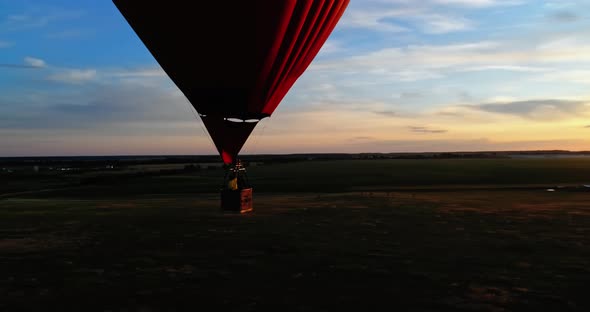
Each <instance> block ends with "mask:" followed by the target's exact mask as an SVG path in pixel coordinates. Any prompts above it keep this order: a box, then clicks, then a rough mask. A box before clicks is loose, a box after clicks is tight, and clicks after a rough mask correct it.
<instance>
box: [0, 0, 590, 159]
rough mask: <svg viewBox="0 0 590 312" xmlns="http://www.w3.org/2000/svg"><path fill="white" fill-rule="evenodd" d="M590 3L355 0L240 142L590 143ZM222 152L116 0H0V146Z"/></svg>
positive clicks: (274, 147) (57, 151)
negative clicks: (284, 92)
mask: <svg viewBox="0 0 590 312" xmlns="http://www.w3.org/2000/svg"><path fill="white" fill-rule="evenodd" d="M196 3H198V2H196ZM588 12H590V2H589V1H587V0H577V1H570V0H551V1H548V0H545V1H541V0H424V1H413V0H352V1H351V4H350V6H349V7H348V10H347V11H346V13H345V15H344V16H343V18H342V20H341V21H340V23H339V24H338V26H337V27H336V29H335V31H334V32H333V34H332V36H331V37H330V39H329V40H328V42H327V43H326V45H325V46H324V47H323V49H322V50H321V51H320V53H319V54H318V56H317V57H316V59H315V60H314V62H313V63H312V65H311V66H310V67H309V68H308V70H307V71H306V72H305V73H304V74H303V76H302V77H301V78H300V79H299V80H298V82H297V83H296V84H295V86H294V87H293V88H292V89H291V90H290V92H289V93H288V94H287V96H286V97H285V99H284V100H283V102H282V103H281V105H280V106H279V108H278V109H277V110H276V111H275V113H274V114H273V116H272V117H270V118H267V119H264V120H263V121H262V122H261V123H260V124H259V125H258V126H257V128H256V130H255V131H254V133H253V134H252V136H251V137H250V139H249V141H248V142H247V143H246V146H245V147H244V149H243V150H242V153H244V154H249V153H272V154H283V153H310V152H313V153H315V152H350V153H356V152H424V151H479V150H533V149H568V150H590V13H588ZM199 31H202V30H199ZM215 153H216V150H215V148H214V146H213V144H212V142H211V140H210V139H209V136H208V134H207V133H206V132H205V130H204V128H203V126H202V124H201V122H200V121H199V120H198V119H196V118H195V115H194V111H192V108H191V107H190V106H189V103H188V102H187V100H186V99H185V97H184V96H183V94H182V93H181V92H180V91H179V90H178V89H177V88H176V86H175V85H174V84H173V83H172V82H171V81H170V79H169V78H168V77H167V76H166V74H165V73H164V72H163V71H162V70H161V68H160V67H159V66H158V64H157V62H156V61H155V60H154V58H153V57H152V56H151V54H150V53H149V52H148V50H147V49H146V48H145V46H144V45H143V44H142V43H141V41H140V40H139V39H138V37H137V36H136V35H135V33H134V32H133V30H132V29H131V27H130V26H129V25H128V24H127V22H126V21H125V20H124V18H123V17H122V15H121V14H120V13H119V11H118V10H117V9H116V7H115V6H114V5H113V3H112V2H111V1H109V0H105V1H73V0H53V1H42V0H22V1H14V0H0V157H1V156H49V155H145V154H149V155H160V154H167V155H176V154H215Z"/></svg>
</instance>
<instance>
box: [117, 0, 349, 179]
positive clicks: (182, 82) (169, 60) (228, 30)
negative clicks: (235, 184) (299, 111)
mask: <svg viewBox="0 0 590 312" xmlns="http://www.w3.org/2000/svg"><path fill="white" fill-rule="evenodd" d="M113 2H114V4H115V6H116V7H117V8H118V9H119V11H120V12H121V14H122V15H123V16H124V18H125V19H126V20H127V22H128V23H129V25H130V26H131V28H133V30H134V31H135V33H136V34H137V36H138V37H139V38H140V39H141V40H142V42H143V43H144V45H145V46H146V47H147V49H148V50H149V51H150V52H151V54H152V55H153V57H154V58H155V59H156V61H157V62H158V63H159V64H160V66H161V67H162V69H163V70H164V71H165V72H166V74H167V75H168V76H169V77H170V79H172V81H173V82H174V83H175V84H176V85H177V86H178V88H179V89H180V90H181V91H182V92H183V93H184V95H185V96H186V98H187V99H188V100H189V102H190V103H191V104H192V105H193V107H194V108H195V110H196V111H197V112H198V114H199V116H200V118H201V119H202V121H203V124H204V125H205V127H206V128H207V131H208V132H209V135H210V136H211V138H212V140H213V142H214V143H215V146H216V148H217V150H218V152H219V154H220V155H221V158H222V160H223V162H224V163H225V164H228V165H233V167H232V168H233V171H232V172H233V173H234V174H237V175H239V174H238V173H240V172H242V171H243V168H241V166H240V164H239V161H237V156H238V153H239V151H240V149H241V148H242V146H243V145H244V143H245V142H246V140H247V139H248V137H249V136H250V134H251V133H252V131H253V130H254V127H256V124H257V123H258V122H259V121H260V120H261V119H263V118H266V117H270V116H271V115H272V114H273V112H274V111H275V109H276V108H277V106H278V105H279V103H280V102H281V100H282V99H283V97H284V96H285V95H286V94H287V92H288V91H289V89H290V88H291V87H292V86H293V84H294V83H295V82H296V80H297V79H298V78H299V77H300V76H301V75H302V74H303V72H304V71H305V70H306V69H307V67H308V66H309V64H310V63H311V62H312V60H313V59H314V57H315V56H316V55H317V53H318V52H319V50H320V48H321V47H322V46H323V44H324V43H325V41H326V40H327V39H328V36H329V35H330V33H331V32H332V30H333V29H334V27H335V26H336V24H337V22H338V21H339V19H340V17H341V16H342V14H343V13H344V10H345V9H346V7H347V5H348V3H349V0H234V1H208V0H204V1H196V2H195V1H185V0H167V1H136V0H113Z"/></svg>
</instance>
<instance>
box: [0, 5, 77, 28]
mask: <svg viewBox="0 0 590 312" xmlns="http://www.w3.org/2000/svg"><path fill="white" fill-rule="evenodd" d="M83 15H84V12H83V11H74V10H64V9H55V8H35V9H34V10H31V11H29V12H24V13H20V14H12V15H8V16H6V17H5V19H4V20H3V21H0V26H1V28H2V29H3V30H5V31H19V30H27V29H31V28H40V27H45V26H47V25H49V24H51V23H53V22H57V21H61V20H68V19H76V18H80V17H82V16H83Z"/></svg>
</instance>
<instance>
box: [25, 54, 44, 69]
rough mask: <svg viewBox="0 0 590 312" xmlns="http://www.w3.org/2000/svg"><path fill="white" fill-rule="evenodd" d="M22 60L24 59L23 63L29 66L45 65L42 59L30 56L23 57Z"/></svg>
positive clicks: (39, 66)
mask: <svg viewBox="0 0 590 312" xmlns="http://www.w3.org/2000/svg"><path fill="white" fill-rule="evenodd" d="M24 61H25V64H27V65H29V66H31V67H38V68H41V67H45V66H47V64H46V63H45V61H44V60H42V59H39V58H35V57H32V56H27V57H25V59H24Z"/></svg>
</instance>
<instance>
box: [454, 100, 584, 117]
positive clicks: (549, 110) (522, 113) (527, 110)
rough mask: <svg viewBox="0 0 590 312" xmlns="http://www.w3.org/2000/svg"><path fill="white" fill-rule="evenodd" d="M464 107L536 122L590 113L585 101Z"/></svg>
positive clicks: (492, 104)
mask: <svg viewBox="0 0 590 312" xmlns="http://www.w3.org/2000/svg"><path fill="white" fill-rule="evenodd" d="M464 107H467V108H470V109H475V110H479V111H484V112H489V113H497V114H506V115H513V116H518V117H522V118H528V119H536V120H558V119H563V118H571V117H572V116H580V115H585V114H588V113H590V106H589V105H588V104H587V103H586V102H584V101H571V100H558V99H545V100H529V101H515V102H505V103H484V104H478V105H465V106H464Z"/></svg>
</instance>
